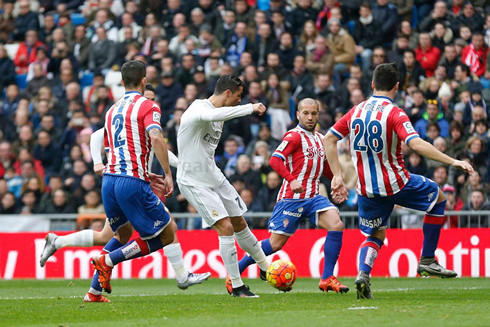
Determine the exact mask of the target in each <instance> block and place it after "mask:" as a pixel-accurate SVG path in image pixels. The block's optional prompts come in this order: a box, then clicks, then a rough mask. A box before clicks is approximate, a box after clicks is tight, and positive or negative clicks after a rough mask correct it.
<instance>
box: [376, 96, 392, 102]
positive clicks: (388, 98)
mask: <svg viewBox="0 0 490 327" xmlns="http://www.w3.org/2000/svg"><path fill="white" fill-rule="evenodd" d="M372 97H373V98H376V99H386V100H390V102H391V103H393V100H392V99H391V98H390V97H385V96H382V95H373V96H372Z"/></svg>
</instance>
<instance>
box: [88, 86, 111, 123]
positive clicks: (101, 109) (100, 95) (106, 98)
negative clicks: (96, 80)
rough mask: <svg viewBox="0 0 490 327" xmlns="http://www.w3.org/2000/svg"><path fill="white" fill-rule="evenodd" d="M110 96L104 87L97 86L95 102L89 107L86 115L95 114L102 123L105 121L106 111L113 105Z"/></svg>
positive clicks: (107, 89)
mask: <svg viewBox="0 0 490 327" xmlns="http://www.w3.org/2000/svg"><path fill="white" fill-rule="evenodd" d="M110 96H111V93H110V90H109V88H108V87H107V86H105V85H99V86H98V87H97V100H96V101H95V102H93V103H92V104H91V105H90V109H89V111H88V113H89V114H96V115H98V116H99V117H101V118H102V121H105V114H106V112H107V110H109V109H110V108H111V107H112V105H113V104H114V101H113V100H111V97H110Z"/></svg>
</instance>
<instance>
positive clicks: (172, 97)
mask: <svg viewBox="0 0 490 327" xmlns="http://www.w3.org/2000/svg"><path fill="white" fill-rule="evenodd" d="M160 78H161V84H160V85H158V87H157V88H156V90H155V92H156V96H157V98H158V99H160V108H162V124H166V123H167V122H168V120H169V116H170V114H171V112H172V111H173V110H174V108H175V102H176V101H177V99H178V98H179V97H181V96H182V95H183V94H184V92H183V90H182V86H181V85H180V83H178V82H175V80H174V75H173V73H171V72H164V73H162V74H161V75H160Z"/></svg>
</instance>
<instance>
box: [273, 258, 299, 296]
mask: <svg viewBox="0 0 490 327" xmlns="http://www.w3.org/2000/svg"><path fill="white" fill-rule="evenodd" d="M267 281H268V282H269V284H271V285H272V286H273V287H275V288H277V289H278V290H280V291H283V292H289V291H290V290H291V288H292V287H293V284H294V282H295V281H296V266H295V265H294V264H293V263H292V262H291V261H287V260H276V261H274V262H273V263H271V265H270V266H269V268H268V269H267Z"/></svg>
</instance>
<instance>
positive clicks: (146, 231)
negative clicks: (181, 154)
mask: <svg viewBox="0 0 490 327" xmlns="http://www.w3.org/2000/svg"><path fill="white" fill-rule="evenodd" d="M121 73H122V79H123V84H124V87H125V89H126V93H125V95H124V96H123V97H122V98H121V99H120V100H119V101H118V102H116V103H115V104H114V105H113V106H112V107H111V108H110V109H109V110H108V112H107V114H106V119H105V126H104V146H105V148H106V152H107V160H108V163H107V165H106V166H105V168H104V171H103V173H104V178H103V180H102V201H103V204H104V209H105V212H106V215H107V217H108V221H109V223H110V225H111V228H112V230H113V231H114V232H117V233H118V234H119V235H121V236H122V237H123V238H129V236H130V235H131V234H132V228H133V227H134V229H135V230H136V231H137V232H138V233H139V234H140V237H138V238H136V239H135V240H133V241H131V242H130V243H128V244H126V245H122V246H121V247H119V248H116V249H115V250H113V251H111V252H109V253H108V254H105V255H100V256H98V257H95V258H94V259H93V260H92V263H93V265H94V268H95V269H96V270H97V273H98V274H99V276H98V279H99V282H100V286H101V288H102V289H104V290H105V291H106V292H108V293H111V291H112V288H111V285H110V280H111V272H112V268H113V267H114V265H116V264H118V263H120V262H123V261H126V260H131V259H134V258H138V257H141V256H144V255H147V254H149V253H151V252H154V251H157V250H159V249H161V248H163V247H164V246H166V245H168V244H171V243H172V242H173V240H174V235H175V229H176V225H175V223H173V222H172V221H171V219H170V216H169V214H168V213H167V211H166V210H165V207H164V206H163V204H162V202H161V201H160V199H159V198H158V197H157V196H156V195H155V194H154V193H153V192H152V190H151V187H150V183H149V181H150V179H149V167H150V166H151V160H152V158H153V153H154V154H155V155H156V157H157V159H158V161H159V162H160V164H161V165H162V167H163V170H164V172H165V178H164V184H165V185H164V187H165V189H166V195H165V196H167V197H168V196H171V195H172V194H173V181H172V175H171V172H170V166H169V162H168V155H167V145H166V143H165V140H164V138H163V135H162V128H161V126H160V116H161V112H160V108H159V107H158V106H157V104H156V103H155V102H153V101H151V100H148V99H146V98H145V97H143V96H142V93H143V92H144V89H145V85H146V77H145V75H146V68H145V64H144V63H143V62H141V61H134V60H132V61H128V62H126V63H125V64H124V65H123V66H122V68H121ZM128 235H129V236H128ZM112 242H113V243H114V244H117V245H119V244H121V243H119V241H118V240H117V238H113V239H112V240H111V241H109V243H108V245H111V247H112V244H111V243H112ZM115 247H116V246H113V247H112V248H115Z"/></svg>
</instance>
